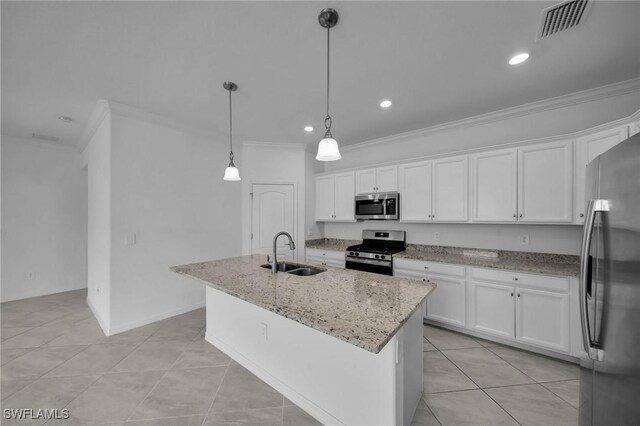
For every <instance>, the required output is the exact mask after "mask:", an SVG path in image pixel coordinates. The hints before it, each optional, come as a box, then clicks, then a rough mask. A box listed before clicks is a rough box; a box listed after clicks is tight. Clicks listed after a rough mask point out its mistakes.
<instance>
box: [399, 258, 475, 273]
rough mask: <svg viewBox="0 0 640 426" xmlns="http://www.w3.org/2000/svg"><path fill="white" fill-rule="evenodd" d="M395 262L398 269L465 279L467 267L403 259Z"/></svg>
mask: <svg viewBox="0 0 640 426" xmlns="http://www.w3.org/2000/svg"><path fill="white" fill-rule="evenodd" d="M393 262H394V264H395V267H396V268H398V269H410V270H414V271H422V272H426V273H429V274H441V275H450V276H454V277H464V275H465V267H464V266H460V265H451V264H448V263H438V262H426V261H424V260H414V259H402V258H400V259H394V260H393Z"/></svg>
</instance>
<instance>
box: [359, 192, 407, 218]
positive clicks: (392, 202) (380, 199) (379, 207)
mask: <svg viewBox="0 0 640 426" xmlns="http://www.w3.org/2000/svg"><path fill="white" fill-rule="evenodd" d="M399 218H400V194H398V193H397V192H381V193H377V194H364V195H356V219H361V220H362V219H377V220H398V219H399Z"/></svg>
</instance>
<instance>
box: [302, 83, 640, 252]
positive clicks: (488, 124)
mask: <svg viewBox="0 0 640 426" xmlns="http://www.w3.org/2000/svg"><path fill="white" fill-rule="evenodd" d="M639 95H640V80H635V81H630V82H627V83H622V84H618V85H612V86H607V87H604V88H596V89H593V90H590V91H585V92H580V93H578V94H573V95H570V96H565V97H562V98H555V99H552V100H546V101H541V102H537V103H533V104H528V105H523V106H520V107H516V108H511V109H507V110H503V111H498V112H496V113H493V114H487V115H484V116H479V117H471V118H470V119H465V120H460V121H458V122H452V123H447V124H444V125H440V126H434V127H433V128H427V129H423V130H422V131H416V132H411V133H407V134H401V135H396V136H391V137H387V138H384V139H380V140H377V141H371V142H368V143H367V142H365V143H362V144H358V145H354V146H343V147H341V148H340V151H341V153H342V160H340V161H336V162H330V163H326V164H325V165H324V167H323V171H326V172H334V171H340V170H356V169H364V168H369V167H375V166H378V165H382V164H397V163H401V162H411V161H417V160H419V159H420V158H423V157H429V156H435V155H444V154H450V153H456V152H465V151H469V150H474V149H482V148H487V147H499V146H500V145H504V144H509V143H515V142H524V141H527V140H533V139H538V138H544V137H553V136H560V135H565V134H571V133H574V132H577V131H581V130H585V129H588V128H591V127H595V126H598V125H600V124H604V123H608V122H611V121H614V120H618V119H622V118H626V117H629V116H631V115H632V114H634V113H635V112H636V111H637V110H638V106H639V105H638V97H639ZM401 196H402V194H401ZM314 208H315V207H314ZM363 228H371V229H387V228H389V229H404V230H406V231H407V241H408V242H409V243H414V244H430V245H449V246H459V247H478V248H488V249H505V250H519V251H539V252H548V253H562V254H578V253H579V249H580V237H581V227H580V226H576V225H561V226H555V225H554V226H548V225H519V224H509V225H485V224H403V223H398V222H392V221H382V222H381V221H366V222H358V223H326V224H324V234H323V236H324V237H326V238H348V239H360V238H361V230H362V229H363ZM436 233H438V234H439V239H436V238H435V234H436ZM522 235H528V236H529V240H530V242H529V244H527V245H524V244H521V243H520V242H519V236H522Z"/></svg>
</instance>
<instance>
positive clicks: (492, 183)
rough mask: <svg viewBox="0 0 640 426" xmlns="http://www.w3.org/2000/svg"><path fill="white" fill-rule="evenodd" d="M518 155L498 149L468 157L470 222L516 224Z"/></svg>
mask: <svg viewBox="0 0 640 426" xmlns="http://www.w3.org/2000/svg"><path fill="white" fill-rule="evenodd" d="M517 165H518V151H517V150H516V149H502V150H498V151H489V152H482V153H479V154H474V155H472V156H471V181H472V182H473V186H472V190H471V192H472V202H471V204H472V209H471V211H472V219H473V221H474V222H513V221H516V220H518V214H517V205H518V181H517V176H518V174H517V173H518V168H517Z"/></svg>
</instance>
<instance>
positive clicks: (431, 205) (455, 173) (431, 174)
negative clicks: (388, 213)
mask: <svg viewBox="0 0 640 426" xmlns="http://www.w3.org/2000/svg"><path fill="white" fill-rule="evenodd" d="M468 168H469V165H468V160H467V156H458V157H449V158H440V159H437V160H432V161H422V162H419V163H410V164H403V165H401V166H400V167H399V170H398V174H399V175H400V220H401V221H402V222H431V221H443V222H456V221H466V220H468V216H467V200H468V190H467V188H468Z"/></svg>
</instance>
